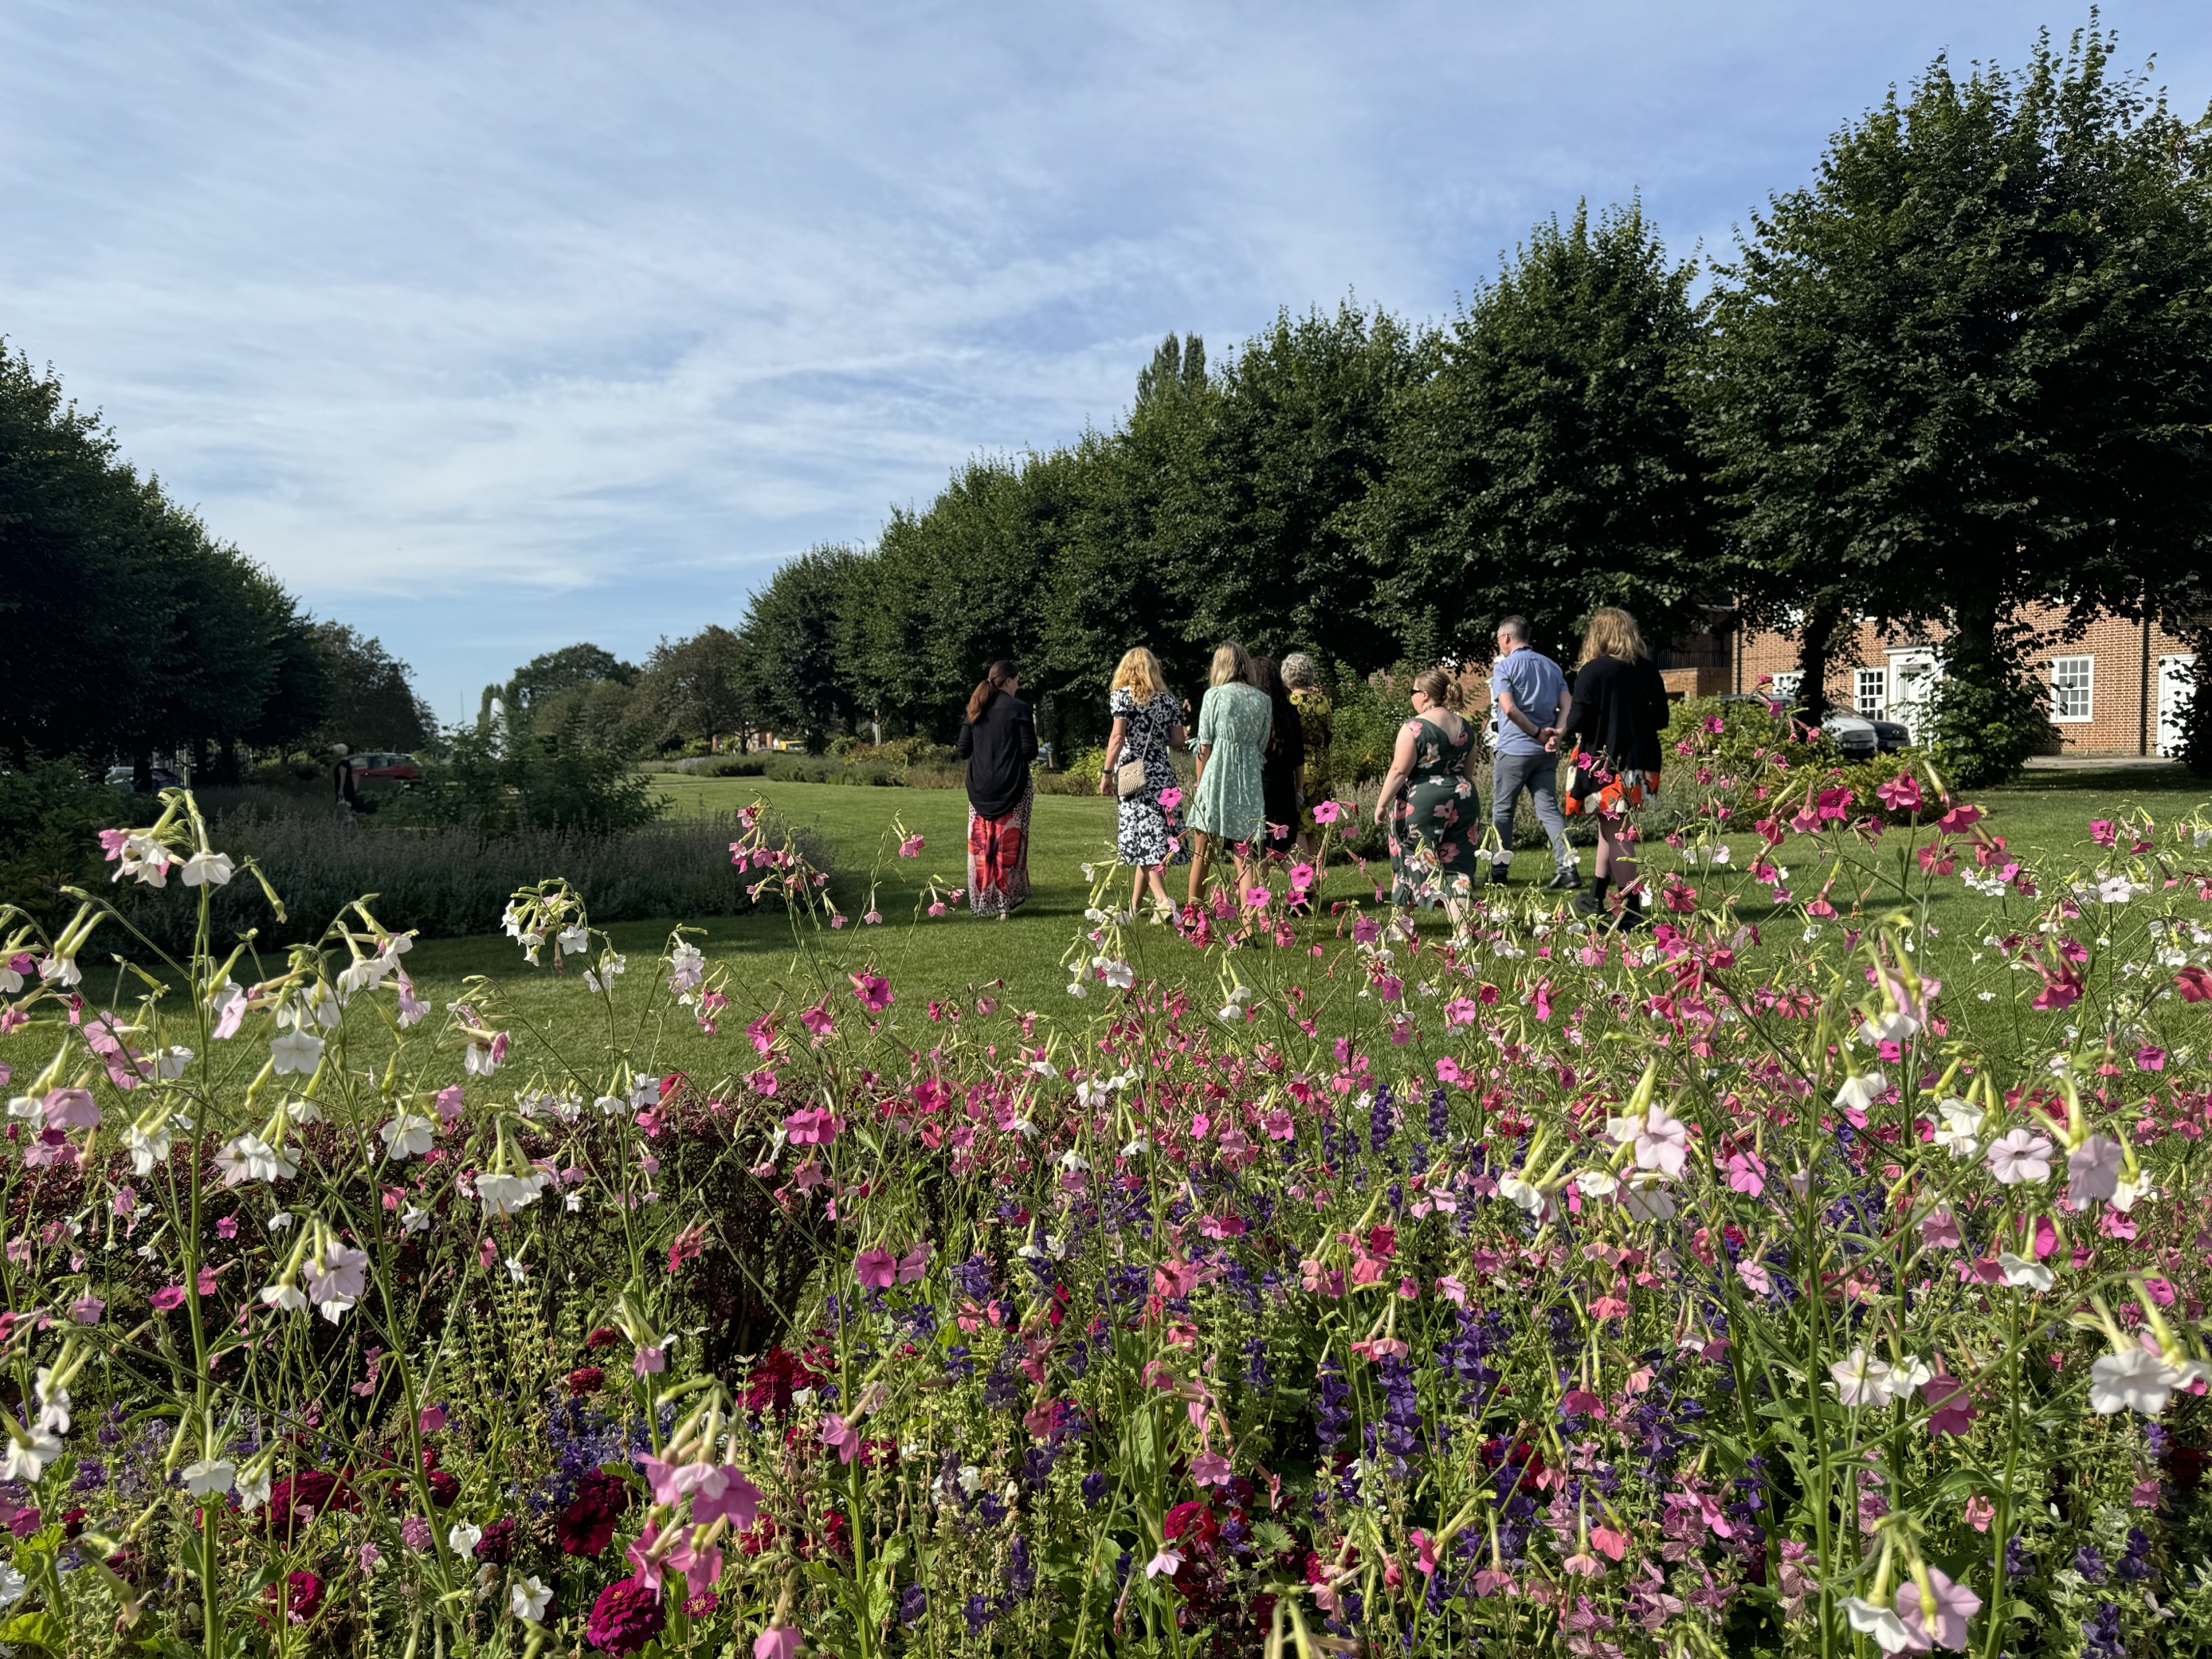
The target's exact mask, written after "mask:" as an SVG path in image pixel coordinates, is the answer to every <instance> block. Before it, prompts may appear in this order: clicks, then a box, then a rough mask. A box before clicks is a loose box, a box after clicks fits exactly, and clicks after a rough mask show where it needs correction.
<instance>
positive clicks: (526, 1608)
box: [507, 1573, 553, 1625]
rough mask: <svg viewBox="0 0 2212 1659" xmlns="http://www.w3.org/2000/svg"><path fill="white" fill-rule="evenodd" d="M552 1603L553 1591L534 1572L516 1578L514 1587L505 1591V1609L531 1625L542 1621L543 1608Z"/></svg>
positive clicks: (543, 1617) (543, 1618) (543, 1615)
mask: <svg viewBox="0 0 2212 1659" xmlns="http://www.w3.org/2000/svg"><path fill="white" fill-rule="evenodd" d="M552 1605H553V1592H552V1591H551V1590H550V1589H547V1588H546V1586H545V1583H544V1580H542V1579H540V1578H539V1577H538V1576H537V1574H535V1573H532V1575H531V1576H530V1577H527V1578H518V1579H516V1580H515V1581H514V1587H513V1589H510V1590H508V1591H507V1611H508V1612H510V1613H513V1615H514V1616H515V1617H516V1618H518V1619H521V1620H526V1621H528V1622H529V1623H531V1624H533V1625H537V1624H542V1623H544V1620H545V1610H546V1609H547V1608H548V1607H551V1606H552Z"/></svg>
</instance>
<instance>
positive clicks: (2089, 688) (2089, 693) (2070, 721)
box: [2051, 655, 2097, 726]
mask: <svg viewBox="0 0 2212 1659" xmlns="http://www.w3.org/2000/svg"><path fill="white" fill-rule="evenodd" d="M2076 666H2078V667H2079V668H2080V670H2081V684H2078V685H2074V684H2066V683H2065V682H2063V681H2062V680H2061V679H2060V678H2059V676H2060V674H2061V673H2062V672H2066V671H2071V670H2072V669H2074V668H2075V667H2076ZM2075 692H2079V693H2080V694H2081V713H2080V714H2067V713H2065V712H2064V710H2065V708H2066V699H2067V697H2068V696H2069V694H2071V693H2075ZM2096 718H2097V659H2096V658H2095V657H2093V656H2089V655H2068V656H2063V657H2053V658H2052V659H2051V724H2052V725H2053V726H2087V724H2088V723H2089V722H2090V721H2091V720H2094V719H2096Z"/></svg>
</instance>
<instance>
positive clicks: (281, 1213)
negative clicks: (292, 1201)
mask: <svg viewBox="0 0 2212 1659" xmlns="http://www.w3.org/2000/svg"><path fill="white" fill-rule="evenodd" d="M267 1225H268V1228H269V1231H270V1232H272V1233H281V1232H283V1231H284V1230H285V1229H286V1228H287V1227H289V1226H290V1225H292V1212H290V1211H289V1210H278V1211H277V1212H276V1213H274V1214H273V1215H271V1216H270V1218H269V1220H268V1224H267Z"/></svg>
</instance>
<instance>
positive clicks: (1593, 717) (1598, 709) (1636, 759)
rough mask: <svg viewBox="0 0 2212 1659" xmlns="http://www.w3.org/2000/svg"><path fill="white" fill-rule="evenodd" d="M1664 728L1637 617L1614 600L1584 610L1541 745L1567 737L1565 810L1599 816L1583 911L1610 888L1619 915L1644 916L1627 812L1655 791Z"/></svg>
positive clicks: (1655, 677)
mask: <svg viewBox="0 0 2212 1659" xmlns="http://www.w3.org/2000/svg"><path fill="white" fill-rule="evenodd" d="M1666 729H1667V683H1666V682H1665V681H1664V680H1662V679H1661V678H1659V669H1658V665H1656V663H1654V662H1653V661H1652V660H1651V653H1650V651H1649V650H1647V649H1646V648H1645V647H1644V635H1643V632H1642V630H1640V629H1638V627H1637V626H1636V618H1635V617H1632V616H1630V615H1629V614H1628V612H1626V611H1623V610H1621V609H1620V607H1619V606H1617V605H1607V606H1604V607H1603V608H1602V609H1601V610H1598V611H1593V612H1591V613H1590V619H1589V629H1588V631H1587V632H1585V633H1584V634H1583V654H1582V665H1581V667H1580V669H1579V670H1578V671H1577V672H1576V675H1575V683H1574V687H1573V690H1571V693H1570V694H1569V696H1568V701H1567V706H1566V708H1565V709H1563V710H1562V711H1561V712H1560V714H1559V724H1558V725H1557V726H1550V727H1547V728H1546V729H1545V732H1544V733H1543V736H1544V738H1545V743H1546V746H1547V747H1549V748H1553V749H1556V748H1558V747H1559V746H1560V745H1561V744H1562V743H1563V742H1566V743H1571V744H1572V745H1573V746H1572V748H1571V750H1570V751H1569V752H1570V754H1571V757H1572V758H1571V760H1570V762H1569V763H1568V766H1567V787H1566V792H1565V793H1566V809H1567V812H1568V815H1569V816H1570V817H1573V816H1575V815H1577V814H1586V815H1588V816H1590V817H1595V818H1596V819H1597V859H1596V860H1595V866H1594V869H1595V873H1594V874H1593V875H1592V876H1591V878H1590V886H1589V891H1588V892H1586V893H1577V894H1576V895H1575V908H1577V910H1580V911H1581V912H1582V913H1583V915H1590V916H1595V915H1604V914H1605V895H1606V889H1607V887H1608V886H1617V887H1619V888H1620V893H1621V915H1622V917H1623V919H1624V920H1626V921H1630V922H1632V923H1634V922H1640V921H1643V920H1644V903H1643V900H1642V899H1641V897H1639V896H1637V895H1636V894H1635V892H1634V891H1633V889H1634V887H1635V885H1636V878H1637V868H1636V859H1635V853H1634V847H1635V841H1636V831H1635V829H1634V827H1633V826H1632V824H1631V823H1630V822H1629V815H1630V814H1631V813H1632V812H1633V811H1635V810H1636V809H1637V808H1638V807H1639V806H1641V805H1644V802H1646V801H1648V800H1652V799H1656V798H1657V796H1658V793H1659V762H1660V752H1659V750H1660V744H1659V738H1660V733H1662V732H1664V731H1665V730H1666Z"/></svg>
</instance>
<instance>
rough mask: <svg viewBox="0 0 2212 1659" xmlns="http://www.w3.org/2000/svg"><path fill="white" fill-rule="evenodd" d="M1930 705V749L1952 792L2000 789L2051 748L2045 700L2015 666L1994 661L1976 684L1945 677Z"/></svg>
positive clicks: (1958, 676) (2034, 683) (2033, 682)
mask: <svg viewBox="0 0 2212 1659" xmlns="http://www.w3.org/2000/svg"><path fill="white" fill-rule="evenodd" d="M1933 702H1934V707H1933V708H1932V711H1931V713H1930V716H1929V733H1930V735H1931V737H1932V738H1933V742H1932V744H1930V747H1931V748H1932V749H1933V750H1935V753H1936V765H1937V766H1938V767H1939V768H1940V769H1942V774H1943V775H1944V777H1945V778H1947V779H1948V780H1949V781H1950V782H1951V785H1952V787H1954V788H1960V789H1984V788H1987V787H1989V786H1990V785H1991V784H1996V783H2002V782H2004V781H2006V780H2007V779H2008V778H2011V777H2015V776H2017V775H2018V774H2019V773H2020V770H2021V768H2022V767H2023V766H2025V765H2026V764H2027V757H2029V756H2030V755H2038V754H2041V753H2043V752H2044V751H2045V750H2047V749H2049V748H2050V747H2051V709H2050V698H2049V696H2048V694H2047V693H2046V692H2045V690H2044V687H2043V685H2042V684H2041V683H2040V682H2039V681H2038V680H2034V679H2032V678H2029V677H2028V676H2027V674H2026V673H2024V672H2022V671H2021V670H2020V668H2019V667H2018V665H2016V664H2015V663H2012V662H2009V661H2006V660H2002V659H1999V660H1996V661H1993V662H1992V663H1991V664H1990V668H1989V671H1988V673H1987V674H1986V675H1985V676H1983V677H1979V678H1976V677H1970V676H1969V675H1967V674H1966V673H1964V672H1960V671H1955V670H1954V671H1952V672H1949V673H1947V674H1945V675H1944V677H1943V678H1942V680H1940V681H1938V682H1937V684H1936V692H1935V696H1934V699H1933Z"/></svg>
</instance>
